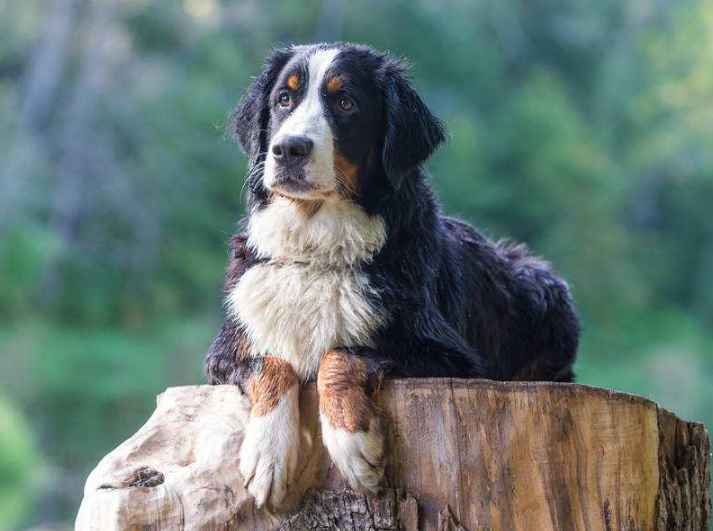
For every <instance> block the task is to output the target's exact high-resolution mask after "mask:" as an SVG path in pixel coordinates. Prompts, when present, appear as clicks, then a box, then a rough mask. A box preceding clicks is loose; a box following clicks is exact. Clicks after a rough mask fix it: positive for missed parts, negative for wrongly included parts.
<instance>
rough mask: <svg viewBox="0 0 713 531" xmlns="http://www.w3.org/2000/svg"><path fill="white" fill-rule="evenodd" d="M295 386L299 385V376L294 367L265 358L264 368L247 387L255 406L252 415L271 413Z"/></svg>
mask: <svg viewBox="0 0 713 531" xmlns="http://www.w3.org/2000/svg"><path fill="white" fill-rule="evenodd" d="M293 385H297V375H296V374H295V371H294V370H293V369H292V366H291V365H290V364H289V363H288V362H286V361H284V360H281V359H279V358H274V357H272V356H267V357H265V358H264V362H263V366H262V368H261V369H260V370H259V371H257V372H256V373H255V374H253V375H252V376H251V377H250V379H249V380H248V383H247V385H246V386H245V387H246V389H245V391H246V393H247V395H248V398H250V401H251V402H252V405H253V407H252V415H253V416H256V417H261V416H263V415H267V414H268V413H270V412H271V411H272V410H273V409H275V407H277V404H278V402H279V401H280V398H282V397H283V396H284V394H285V393H286V392H287V390H288V389H289V388H290V387H292V386H293Z"/></svg>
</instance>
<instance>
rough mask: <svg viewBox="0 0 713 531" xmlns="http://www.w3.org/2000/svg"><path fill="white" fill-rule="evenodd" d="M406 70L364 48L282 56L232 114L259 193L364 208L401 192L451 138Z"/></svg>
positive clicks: (302, 49)
mask: <svg viewBox="0 0 713 531" xmlns="http://www.w3.org/2000/svg"><path fill="white" fill-rule="evenodd" d="M404 72H405V67H404V66H403V64H402V63H400V62H396V61H394V60H392V59H390V58H389V57H388V56H386V55H384V54H380V53H377V52H374V51H373V50H371V49H370V48H367V47H364V46H359V45H344V44H333V45H313V46H294V47H289V48H285V49H282V50H278V51H276V52H274V53H273V54H272V55H271V56H270V57H269V58H268V60H267V62H266V64H265V67H264V70H263V72H262V74H261V75H260V77H259V78H258V79H257V81H256V82H255V83H254V84H253V85H252V87H251V88H250V89H249V91H248V93H247V95H246V96H245V98H244V99H243V101H242V102H241V104H240V105H239V107H238V109H237V110H236V111H235V113H234V115H233V118H234V121H233V124H234V130H235V133H236V135H237V137H238V140H239V141H240V143H241V146H242V147H243V150H244V151H245V153H246V154H248V155H249V156H250V157H251V163H252V168H251V181H252V182H251V183H250V188H251V190H252V191H253V192H255V193H262V194H263V195H265V196H267V197H269V196H270V195H272V194H279V195H283V196H287V197H292V198H296V199H301V200H322V199H325V198H327V197H333V196H337V197H342V198H346V199H349V200H352V201H354V202H361V201H363V200H365V199H366V198H368V197H369V196H373V195H374V194H375V193H377V192H378V191H380V190H382V189H384V188H390V189H396V188H398V185H399V184H400V180H401V178H402V175H403V174H405V173H407V172H408V170H410V169H413V167H415V166H416V165H418V164H421V163H422V162H423V161H424V160H425V159H426V158H427V157H428V156H429V155H430V154H431V152H432V151H433V150H434V149H435V147H436V146H437V145H438V144H439V143H440V142H441V141H442V140H443V138H444V132H443V128H442V125H441V123H440V122H439V121H438V119H437V118H435V116H433V114H432V113H431V112H430V111H429V110H428V108H427V107H426V105H425V104H424V103H423V101H422V100H421V98H420V97H419V96H418V95H417V94H416V93H415V91H414V90H413V89H412V88H411V87H410V85H409V83H408V82H407V81H406V79H405V77H404Z"/></svg>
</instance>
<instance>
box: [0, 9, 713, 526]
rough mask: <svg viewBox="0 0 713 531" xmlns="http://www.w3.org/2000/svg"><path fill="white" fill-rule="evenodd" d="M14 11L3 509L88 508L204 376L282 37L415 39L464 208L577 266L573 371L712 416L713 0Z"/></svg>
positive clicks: (416, 73) (6, 189) (417, 70)
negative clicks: (101, 480)
mask: <svg viewBox="0 0 713 531" xmlns="http://www.w3.org/2000/svg"><path fill="white" fill-rule="evenodd" d="M0 35H1V36H2V37H0V531H6V530H9V531H15V530H23V531H24V530H30V529H32V530H35V531H40V530H42V531H68V530H69V529H71V527H72V522H73V519H74V516H75V514H76V510H77V508H78V503H79V501H80V499H81V496H82V487H83V483H84V480H85V478H86V475H87V473H88V472H89V470H90V469H91V468H92V467H93V465H95V464H96V462H97V461H98V460H99V459H100V458H101V457H102V456H103V455H104V454H106V453H107V452H108V451H110V450H111V449H112V448H114V447H115V446H116V445H117V444H118V443H119V442H121V441H122V440H124V439H125V438H126V437H128V436H129V435H130V434H132V433H133V432H134V431H136V430H137V429H138V428H139V426H140V425H141V424H142V423H143V421H144V420H145V419H146V418H147V416H148V415H149V413H150V412H151V411H152V409H153V405H154V397H155V395H156V394H157V393H159V392H161V391H162V390H163V389H164V388H165V387H167V386H171V385H181V384H189V383H199V382H201V381H202V374H201V363H202V358H203V353H204V352H205V350H206V347H207V346H208V344H209V342H210V340H211V338H212V336H213V334H214V333H215V331H216V330H217V328H218V325H219V321H220V318H221V301H220V297H221V294H220V285H221V276H222V273H223V268H224V264H225V260H226V241H227V239H228V236H229V234H230V233H231V231H232V230H233V228H234V225H235V222H236V221H237V220H238V218H239V216H240V215H241V212H242V209H243V201H242V200H241V186H242V182H243V175H244V168H245V161H244V159H243V158H242V157H241V155H240V154H239V152H238V150H237V149H236V148H235V147H234V146H233V145H232V144H231V141H230V139H229V138H228V137H227V136H226V135H225V123H226V116H227V113H228V111H229V110H230V109H231V107H232V106H234V104H235V102H236V101H237V98H238V96H239V94H240V92H241V91H242V90H243V89H244V88H245V87H246V86H247V84H248V83H249V82H250V79H251V76H254V75H256V74H257V73H258V70H259V64H260V62H261V60H262V58H263V57H264V55H265V54H266V53H267V52H268V51H269V50H270V49H271V48H272V47H273V46H275V45H277V44H278V43H290V42H294V43H304V42H310V41H315V40H337V39H341V40H350V41H359V42H365V43H369V44H372V45H373V46H375V47H377V48H380V49H383V50H390V51H391V52H393V53H395V54H397V55H403V56H406V57H408V58H409V59H410V60H411V61H412V62H413V64H414V69H413V78H414V81H415V85H416V86H417V87H418V89H419V90H420V91H421V92H422V93H423V94H424V96H425V98H426V100H427V101H428V102H429V103H430V105H431V106H432V108H433V109H434V110H435V111H436V112H437V114H438V115H440V116H441V117H442V118H443V119H444V121H445V122H446V124H447V126H448V129H449V132H450V135H451V138H450V141H449V142H448V143H447V144H446V145H445V146H444V147H443V148H441V150H440V151H439V153H438V154H437V155H436V157H435V158H434V159H433V160H432V161H431V162H430V169H431V171H432V173H433V183H434V185H435V186H436V188H437V189H438V191H439V193H440V195H441V197H442V198H443V202H444V205H445V209H446V210H447V211H448V212H449V213H452V214H457V215H459V216H461V217H463V218H465V219H467V220H469V221H471V222H473V223H474V224H476V225H477V226H479V227H480V228H482V229H483V230H484V231H485V232H486V233H487V234H488V235H490V236H492V237H495V238H498V237H503V236H511V237H515V238H517V239H520V240H524V241H525V242H527V243H528V244H529V245H530V247H531V248H532V249H533V250H534V252H536V253H537V254H541V255H544V256H546V257H547V258H548V259H550V260H551V261H552V262H553V263H554V265H555V267H556V268H557V269H558V270H559V271H561V272H562V273H563V274H564V275H565V276H566V277H567V278H568V279H569V280H570V281H571V284H572V288H573V290H574V294H575V298H576V303H577V307H578V310H579V312H580V314H581V316H582V320H583V322H584V325H585V333H584V337H583V343H582V348H581V354H580V361H579V363H578V366H577V372H578V375H579V380H580V381H581V382H582V383H586V384H591V385H598V386H604V387H609V388H613V389H618V390H622V391H628V392H633V393H637V394H641V395H644V396H647V397H650V398H652V399H654V400H656V401H659V402H660V403H661V404H662V405H663V406H665V407H667V408H670V409H672V410H673V411H675V412H676V413H678V414H680V415H681V416H684V417H685V418H687V419H690V420H701V421H704V422H707V423H708V425H709V426H713V410H712V407H711V404H713V385H711V384H712V383H713V336H712V335H711V328H712V325H713V274H712V273H713V212H712V210H713V3H711V2H706V1H705V0H677V1H675V2H667V1H662V0H598V1H596V2H594V1H591V0H558V1H555V0H498V1H495V2H493V1H490V0H477V1H466V0H457V1H456V0H453V1H443V0H368V1H349V2H347V1H346V0H324V1H322V2H320V1H317V0H309V1H300V2H296V1H286V0H278V1H270V2H267V1H265V2H260V1H257V0H252V1H235V2H229V1H227V0H184V1H183V2H181V1H177V0H150V1H149V0H95V1H91V0H44V1H42V0H22V1H18V0H0ZM236 450H237V449H236Z"/></svg>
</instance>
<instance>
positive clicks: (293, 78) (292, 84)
mask: <svg viewBox="0 0 713 531" xmlns="http://www.w3.org/2000/svg"><path fill="white" fill-rule="evenodd" d="M287 86H288V87H289V88H291V89H292V90H297V89H298V88H300V76H298V75H297V74H290V75H289V76H288V77H287Z"/></svg>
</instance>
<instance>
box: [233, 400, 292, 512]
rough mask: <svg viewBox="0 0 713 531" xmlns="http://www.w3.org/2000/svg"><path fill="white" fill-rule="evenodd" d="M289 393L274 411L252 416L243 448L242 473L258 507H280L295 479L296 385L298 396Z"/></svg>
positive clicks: (241, 455)
mask: <svg viewBox="0 0 713 531" xmlns="http://www.w3.org/2000/svg"><path fill="white" fill-rule="evenodd" d="M290 392H291V391H290ZM289 394H290V393H288V394H287V395H285V396H284V397H282V399H281V400H280V403H279V404H278V406H277V407H276V408H275V409H274V410H273V411H272V412H270V413H268V414H266V415H261V416H253V417H252V418H251V419H250V422H249V424H248V427H247V430H246V432H245V439H243V444H242V446H241V447H240V473H241V474H242V476H243V478H244V482H245V483H244V485H245V487H246V488H247V489H248V492H249V493H250V494H251V495H252V497H253V498H254V499H255V504H256V505H257V506H258V507H263V506H265V505H269V506H270V507H272V508H277V507H279V506H280V503H281V502H282V501H283V500H284V498H285V495H286V494H287V489H288V487H289V486H290V483H291V482H292V480H293V479H294V475H295V470H296V468H297V452H298V450H299V410H298V409H297V395H296V386H295V392H294V396H289Z"/></svg>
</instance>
